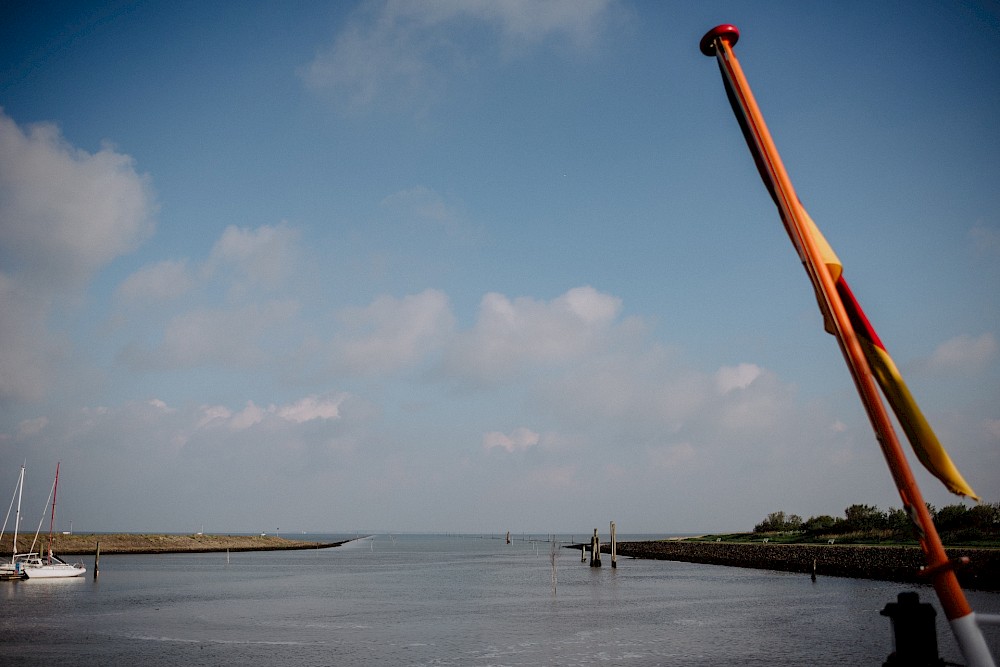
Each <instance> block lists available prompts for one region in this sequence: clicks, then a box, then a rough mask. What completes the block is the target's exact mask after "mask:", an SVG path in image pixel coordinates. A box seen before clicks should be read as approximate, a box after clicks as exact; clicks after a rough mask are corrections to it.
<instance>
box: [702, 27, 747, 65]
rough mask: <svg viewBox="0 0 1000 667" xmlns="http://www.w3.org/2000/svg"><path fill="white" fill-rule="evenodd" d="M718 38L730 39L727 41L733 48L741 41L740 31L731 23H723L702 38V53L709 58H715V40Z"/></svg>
mask: <svg viewBox="0 0 1000 667" xmlns="http://www.w3.org/2000/svg"><path fill="white" fill-rule="evenodd" d="M718 37H727V38H728V39H727V40H726V41H728V42H729V45H730V46H732V45H734V44H736V42H738V41H739V39H740V30H739V28H737V27H736V26H734V25H731V24H729V23H723V24H722V25H717V26H715V27H714V28H712V29H711V30H709V31H708V32H706V33H705V36H704V37H702V38H701V44H700V45H699V46H700V47H701V52H702V53H704V54H705V55H706V56H709V57H711V56H714V55H715V40H716V38H718Z"/></svg>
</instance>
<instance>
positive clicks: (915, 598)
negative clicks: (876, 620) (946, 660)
mask: <svg viewBox="0 0 1000 667" xmlns="http://www.w3.org/2000/svg"><path fill="white" fill-rule="evenodd" d="M896 599H897V602H890V603H888V604H887V605H885V609H883V610H882V611H881V612H880V613H881V614H882V615H883V616H888V617H889V620H890V621H891V622H892V640H893V641H892V646H893V651H892V653H890V654H889V658H888V659H887V660H886V661H885V663H883V664H884V665H886V666H893V665H900V666H902V665H937V664H939V663H940V658H939V657H938V644H937V629H936V628H935V626H934V616H935V615H936V614H937V611H935V609H934V607H933V606H932V605H930V604H928V603H927V602H921V601H920V596H919V595H918V594H917V593H914V592H912V591H908V592H904V593H900V594H899V595H897V596H896Z"/></svg>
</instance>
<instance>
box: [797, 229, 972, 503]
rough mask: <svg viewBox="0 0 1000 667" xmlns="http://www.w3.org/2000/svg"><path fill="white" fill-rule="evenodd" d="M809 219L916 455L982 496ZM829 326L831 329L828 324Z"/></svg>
mask: <svg viewBox="0 0 1000 667" xmlns="http://www.w3.org/2000/svg"><path fill="white" fill-rule="evenodd" d="M803 213H804V212H803ZM806 219H807V220H808V221H809V225H808V226H809V228H810V230H809V231H810V234H812V235H813V238H814V239H815V241H816V243H817V244H818V245H819V246H820V248H821V249H823V250H822V252H823V258H824V261H825V263H826V265H827V268H828V269H829V270H830V276H831V277H832V278H833V279H834V282H835V283H836V286H837V294H838V295H839V296H840V300H841V302H842V303H843V304H844V309H845V310H846V311H847V315H848V317H850V318H851V324H852V325H853V326H854V333H855V334H856V335H857V337H858V341H859V342H860V343H861V349H862V350H863V351H864V353H865V359H866V360H867V361H868V365H869V366H870V367H871V370H872V374H874V375H875V379H876V380H877V381H878V386H879V387H880V388H881V389H882V393H883V394H884V395H885V398H886V400H887V401H888V402H889V406H890V407H891V408H892V411H893V413H895V415H896V419H898V420H899V425H900V426H901V427H902V428H903V433H905V434H906V439H907V440H909V441H910V446H911V447H913V451H914V453H915V454H916V455H917V458H918V459H919V460H920V462H921V463H922V464H923V465H924V467H925V468H927V470H929V471H930V472H931V474H933V475H934V476H935V477H937V478H938V479H939V480H941V482H943V483H944V485H945V486H946V487H947V488H948V490H949V491H951V492H952V493H956V494H958V495H960V496H968V497H970V498H972V499H974V500H979V496H977V495H976V492H975V491H973V490H972V487H971V486H969V484H968V482H966V481H965V478H964V477H962V473H960V472H959V471H958V468H956V467H955V464H954V463H952V461H951V457H950V456H948V452H947V451H945V448H944V447H943V446H942V445H941V442H940V441H939V440H938V439H937V435H935V433H934V429H932V428H931V425H930V424H929V423H928V422H927V419H926V418H925V417H924V413H923V412H921V410H920V406H919V405H917V402H916V401H915V400H914V398H913V395H912V394H910V390H909V388H908V387H907V386H906V383H905V382H904V381H903V376H902V375H900V373H899V369H898V368H896V364H895V363H894V362H893V361H892V357H890V356H889V353H888V352H887V351H886V349H885V345H883V344H882V340H881V339H880V338H879V337H878V334H877V333H875V329H874V327H872V325H871V322H869V321H868V317H867V316H866V315H865V311H864V310H862V309H861V304H859V303H858V300H857V298H855V296H854V293H853V292H852V291H851V288H850V287H849V286H848V284H847V281H846V280H845V279H844V275H843V267H842V266H841V264H840V260H839V259H837V256H836V254H834V252H833V249H832V248H830V244H829V243H827V241H826V239H825V238H823V235H822V234H821V233H820V231H819V229H818V228H817V227H816V223H814V222H813V221H812V219H811V218H809V217H808V214H806ZM827 328H828V329H829V327H827Z"/></svg>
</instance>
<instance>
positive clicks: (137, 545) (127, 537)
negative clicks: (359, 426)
mask: <svg viewBox="0 0 1000 667" xmlns="http://www.w3.org/2000/svg"><path fill="white" fill-rule="evenodd" d="M33 538H34V535H27V536H24V535H18V538H17V546H18V552H19V553H20V552H24V551H27V550H28V549H29V547H31V541H32V539H33ZM48 541H49V537H48V535H44V536H39V538H38V542H36V544H35V549H34V550H35V551H45V550H47V549H48V543H49V542H48ZM345 541H347V540H344V541H340V542H308V541H304V540H290V539H286V538H284V537H278V536H276V535H163V534H133V533H113V534H106V535H105V534H100V535H78V534H74V535H61V534H60V535H53V536H52V552H53V553H55V554H56V555H58V556H64V555H65V556H74V555H77V556H78V555H87V554H93V553H94V552H95V550H96V549H97V543H98V542H100V543H101V553H102V554H166V553H206V552H213V551H280V550H289V549H328V548H330V547H337V546H340V545H341V544H343V543H344V542H345ZM10 553H11V536H10V535H4V537H3V540H2V541H0V554H10Z"/></svg>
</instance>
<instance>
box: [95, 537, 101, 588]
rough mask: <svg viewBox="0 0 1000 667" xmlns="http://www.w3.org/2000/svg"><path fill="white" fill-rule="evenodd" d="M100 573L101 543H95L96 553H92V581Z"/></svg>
mask: <svg viewBox="0 0 1000 667" xmlns="http://www.w3.org/2000/svg"><path fill="white" fill-rule="evenodd" d="M100 571H101V541H100V540H98V541H97V551H95V552H94V579H97V575H98V574H100Z"/></svg>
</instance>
